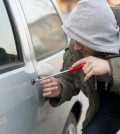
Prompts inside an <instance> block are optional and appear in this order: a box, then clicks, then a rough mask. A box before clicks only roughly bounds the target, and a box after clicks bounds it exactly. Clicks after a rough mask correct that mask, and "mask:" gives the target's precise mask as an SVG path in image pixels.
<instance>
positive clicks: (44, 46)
mask: <svg viewBox="0 0 120 134" xmlns="http://www.w3.org/2000/svg"><path fill="white" fill-rule="evenodd" d="M19 1H20V3H21V7H22V9H23V12H24V15H25V18H26V22H27V26H26V27H28V29H27V28H26V31H27V30H28V33H30V35H29V34H27V37H28V40H29V42H30V43H29V45H30V50H31V55H32V60H33V64H34V67H35V69H36V72H37V74H38V76H39V78H41V77H44V76H48V75H51V74H54V73H56V72H59V71H60V68H61V66H62V59H63V53H64V49H65V48H66V47H67V46H68V41H67V37H66V35H65V34H64V32H63V31H62V28H61V25H62V21H61V19H60V17H59V14H58V12H57V10H56V8H55V5H54V4H53V2H52V1H51V0H37V1H36V0H19ZM36 79H37V78H36ZM34 80H35V79H34ZM35 84H36V83H35ZM39 98H40V99H39ZM38 100H39V103H40V104H42V105H40V106H41V107H42V122H41V124H40V123H39V120H40V119H39V116H38V126H39V127H38V128H37V129H38V131H39V132H40V133H41V134H42V133H45V134H47V133H49V134H53V133H56V131H57V134H59V133H62V130H63V128H64V124H65V122H66V118H67V116H68V112H69V109H70V107H68V110H66V113H64V116H65V118H64V116H61V115H60V113H61V112H63V111H64V107H65V105H64V107H60V108H59V109H53V108H52V107H51V106H50V105H49V102H48V101H46V100H47V98H44V97H43V96H42V91H41V90H39V91H38ZM41 102H42V103H41ZM71 104H72V103H71ZM71 106H72V105H71ZM57 110H58V111H59V116H58V111H57ZM62 118H64V120H62ZM56 121H57V123H56V124H55V122H56ZM61 123H62V125H60V124H61ZM55 125H56V126H55ZM59 125H60V127H59V129H58V126H59ZM53 126H55V127H54V129H53Z"/></svg>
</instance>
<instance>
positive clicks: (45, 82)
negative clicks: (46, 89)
mask: <svg viewBox="0 0 120 134" xmlns="http://www.w3.org/2000/svg"><path fill="white" fill-rule="evenodd" d="M50 82H52V79H51V78H49V79H45V80H41V81H40V84H41V85H44V84H47V83H50Z"/></svg>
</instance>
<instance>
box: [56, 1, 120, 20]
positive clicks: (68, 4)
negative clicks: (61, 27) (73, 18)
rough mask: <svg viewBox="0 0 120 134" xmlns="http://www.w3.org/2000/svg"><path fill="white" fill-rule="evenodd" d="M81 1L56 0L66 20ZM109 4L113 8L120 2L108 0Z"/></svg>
mask: <svg viewBox="0 0 120 134" xmlns="http://www.w3.org/2000/svg"><path fill="white" fill-rule="evenodd" d="M78 1H79V0H56V2H57V4H58V6H59V8H60V9H61V11H62V13H63V15H64V18H66V17H67V16H68V15H69V13H70V12H71V10H72V9H73V8H74V7H75V5H76V3H77V2H78ZM108 3H109V4H110V5H111V6H113V5H116V4H120V0H108Z"/></svg>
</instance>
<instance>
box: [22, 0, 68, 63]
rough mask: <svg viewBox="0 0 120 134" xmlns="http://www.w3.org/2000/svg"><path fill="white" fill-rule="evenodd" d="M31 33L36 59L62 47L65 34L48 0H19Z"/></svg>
mask: <svg viewBox="0 0 120 134" xmlns="http://www.w3.org/2000/svg"><path fill="white" fill-rule="evenodd" d="M20 2H21V5H22V7H23V12H24V14H25V17H26V21H27V24H28V27H29V31H30V34H31V38H32V42H33V48H34V53H35V57H36V60H37V61H39V60H41V59H44V58H46V57H48V56H50V55H52V54H53V53H55V52H58V51H60V50H61V49H63V48H64V47H65V46H66V45H67V44H66V42H67V41H66V39H67V38H66V36H65V34H64V32H63V30H62V29H61V25H62V22H61V20H60V18H59V15H58V13H57V11H56V9H55V7H54V6H53V4H52V2H51V1H50V0H36V1H35V0H20Z"/></svg>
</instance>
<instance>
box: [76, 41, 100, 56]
mask: <svg viewBox="0 0 120 134" xmlns="http://www.w3.org/2000/svg"><path fill="white" fill-rule="evenodd" d="M74 50H75V51H80V52H81V53H82V54H83V56H84V57H88V56H96V55H97V52H96V51H94V50H92V49H90V48H88V47H86V46H84V45H82V44H80V43H78V42H75V44H74Z"/></svg>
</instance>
